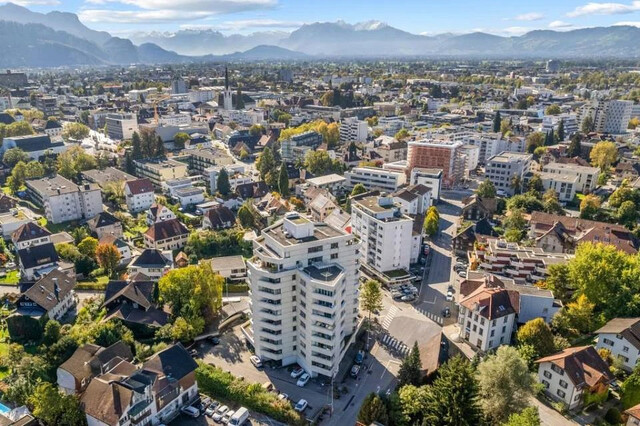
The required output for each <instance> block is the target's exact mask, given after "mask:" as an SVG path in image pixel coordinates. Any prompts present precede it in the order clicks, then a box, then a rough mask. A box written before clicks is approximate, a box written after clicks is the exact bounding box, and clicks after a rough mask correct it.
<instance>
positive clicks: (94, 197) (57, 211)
mask: <svg viewBox="0 0 640 426" xmlns="http://www.w3.org/2000/svg"><path fill="white" fill-rule="evenodd" d="M26 185H27V194H28V195H29V197H30V198H31V199H32V200H33V201H34V202H35V203H36V204H37V205H40V206H42V207H43V208H44V212H45V216H46V218H47V220H48V221H49V222H51V223H62V222H67V221H70V220H79V219H91V218H92V217H94V216H95V215H97V214H98V213H100V212H101V211H102V195H101V192H100V187H98V185H96V184H93V183H92V184H82V185H76V184H75V183H73V182H71V181H70V180H67V179H65V178H64V177H62V176H60V175H57V176H54V177H50V178H43V179H36V180H28V181H27V182H26Z"/></svg>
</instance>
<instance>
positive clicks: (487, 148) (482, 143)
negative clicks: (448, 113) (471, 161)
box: [447, 132, 526, 164]
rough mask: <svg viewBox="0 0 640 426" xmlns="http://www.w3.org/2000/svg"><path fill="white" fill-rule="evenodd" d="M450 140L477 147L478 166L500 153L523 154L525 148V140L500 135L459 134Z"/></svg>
mask: <svg viewBox="0 0 640 426" xmlns="http://www.w3.org/2000/svg"><path fill="white" fill-rule="evenodd" d="M447 137H449V136H447ZM450 138H451V139H452V140H454V141H459V142H462V143H463V144H465V145H474V146H477V147H478V148H479V149H480V151H479V152H478V163H479V164H485V163H486V162H487V160H488V159H489V158H491V157H493V156H494V155H497V154H500V153H501V152H505V151H506V152H524V151H525V148H526V140H525V138H521V137H510V138H507V137H504V136H502V134H501V133H477V132H460V133H454V134H453V135H451V136H450Z"/></svg>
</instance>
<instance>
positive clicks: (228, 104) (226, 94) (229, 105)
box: [222, 67, 233, 111]
mask: <svg viewBox="0 0 640 426" xmlns="http://www.w3.org/2000/svg"><path fill="white" fill-rule="evenodd" d="M222 105H223V107H224V109H226V110H227V111H230V110H232V109H233V93H232V92H231V88H230V87H229V69H228V68H227V67H224V91H223V92H222Z"/></svg>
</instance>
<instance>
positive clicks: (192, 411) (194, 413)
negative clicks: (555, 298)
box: [180, 406, 200, 419]
mask: <svg viewBox="0 0 640 426" xmlns="http://www.w3.org/2000/svg"><path fill="white" fill-rule="evenodd" d="M180 411H182V412H183V413H184V414H186V415H187V416H190V417H193V418H194V419H196V418H198V417H200V410H198V409H197V408H195V407H191V406H188V407H182V408H181V409H180Z"/></svg>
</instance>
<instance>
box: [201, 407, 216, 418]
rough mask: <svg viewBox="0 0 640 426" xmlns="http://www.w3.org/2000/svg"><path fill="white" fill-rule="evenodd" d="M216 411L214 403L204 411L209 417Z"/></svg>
mask: <svg viewBox="0 0 640 426" xmlns="http://www.w3.org/2000/svg"><path fill="white" fill-rule="evenodd" d="M215 412H216V407H214V406H213V405H210V406H209V407H208V408H207V410H206V411H205V412H204V415H205V416H207V417H211V416H213V413H215Z"/></svg>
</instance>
